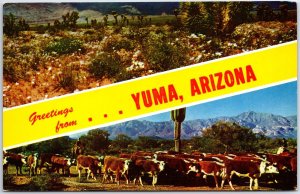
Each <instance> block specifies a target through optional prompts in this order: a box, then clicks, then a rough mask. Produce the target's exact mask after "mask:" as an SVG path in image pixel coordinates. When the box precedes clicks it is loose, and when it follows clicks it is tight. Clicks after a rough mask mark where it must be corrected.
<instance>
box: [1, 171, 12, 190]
mask: <svg viewBox="0 0 300 194" xmlns="http://www.w3.org/2000/svg"><path fill="white" fill-rule="evenodd" d="M13 180H14V176H13V175H11V174H5V175H3V188H4V189H8V188H7V187H10V186H14V184H13Z"/></svg>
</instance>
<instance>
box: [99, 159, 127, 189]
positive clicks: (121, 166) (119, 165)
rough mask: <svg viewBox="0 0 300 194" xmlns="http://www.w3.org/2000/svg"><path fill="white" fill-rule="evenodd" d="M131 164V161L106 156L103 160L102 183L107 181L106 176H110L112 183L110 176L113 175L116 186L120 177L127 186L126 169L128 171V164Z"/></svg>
mask: <svg viewBox="0 0 300 194" xmlns="http://www.w3.org/2000/svg"><path fill="white" fill-rule="evenodd" d="M131 162H132V161H131V160H128V159H122V158H116V157H113V156H106V157H105V158H104V175H103V180H102V182H103V183H104V182H105V181H106V180H107V178H108V176H110V177H111V180H112V181H113V178H112V174H115V176H116V182H117V184H118V185H120V178H121V176H124V177H125V179H126V183H127V184H128V183H129V179H128V169H129V164H130V163H131Z"/></svg>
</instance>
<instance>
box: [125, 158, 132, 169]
mask: <svg viewBox="0 0 300 194" xmlns="http://www.w3.org/2000/svg"><path fill="white" fill-rule="evenodd" d="M131 162H132V160H125V161H124V172H126V171H128V169H129V165H130V163H131Z"/></svg>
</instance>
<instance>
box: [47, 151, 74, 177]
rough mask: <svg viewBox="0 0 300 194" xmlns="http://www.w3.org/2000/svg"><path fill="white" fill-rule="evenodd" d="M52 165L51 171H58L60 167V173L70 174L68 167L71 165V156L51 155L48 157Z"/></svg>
mask: <svg viewBox="0 0 300 194" xmlns="http://www.w3.org/2000/svg"><path fill="white" fill-rule="evenodd" d="M50 162H51V165H52V171H55V170H56V172H57V173H59V169H62V174H65V172H66V174H67V175H69V176H70V167H71V165H72V161H71V158H68V157H64V156H60V155H53V156H52V157H51V159H50Z"/></svg>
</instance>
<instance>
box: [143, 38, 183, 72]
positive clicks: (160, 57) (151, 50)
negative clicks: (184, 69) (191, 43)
mask: <svg viewBox="0 0 300 194" xmlns="http://www.w3.org/2000/svg"><path fill="white" fill-rule="evenodd" d="M143 53H144V55H145V58H146V60H147V61H148V63H149V69H151V70H153V71H155V72H160V71H166V70H170V69H174V68H178V67H181V66H185V65H187V48H185V47H184V46H183V45H181V44H179V43H176V42H175V43H174V42H169V40H168V39H167V38H166V37H164V36H157V35H154V36H152V37H150V38H149V39H148V40H147V42H146V45H145V47H144V52H143Z"/></svg>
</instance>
